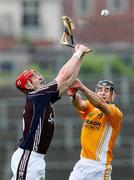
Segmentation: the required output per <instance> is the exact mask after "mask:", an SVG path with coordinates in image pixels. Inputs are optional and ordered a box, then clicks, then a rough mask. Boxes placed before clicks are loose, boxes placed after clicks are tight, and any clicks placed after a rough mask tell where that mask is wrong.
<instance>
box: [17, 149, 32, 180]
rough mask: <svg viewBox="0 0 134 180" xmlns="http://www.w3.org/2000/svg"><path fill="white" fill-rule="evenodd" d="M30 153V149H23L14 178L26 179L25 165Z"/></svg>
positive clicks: (18, 179)
mask: <svg viewBox="0 0 134 180" xmlns="http://www.w3.org/2000/svg"><path fill="white" fill-rule="evenodd" d="M30 154H31V151H29V150H24V152H23V154H22V157H21V159H20V162H19V165H18V169H17V179H16V180H25V179H26V172H27V165H28V161H29V158H30Z"/></svg>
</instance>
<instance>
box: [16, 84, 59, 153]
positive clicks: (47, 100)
mask: <svg viewBox="0 0 134 180" xmlns="http://www.w3.org/2000/svg"><path fill="white" fill-rule="evenodd" d="M58 99H60V97H59V91H58V90H57V82H56V81H55V80H54V81H52V82H50V83H49V84H46V85H45V86H44V87H43V88H41V89H40V90H38V91H33V92H30V93H29V94H27V95H26V104H25V108H24V112H23V123H24V128H23V137H22V138H21V140H20V142H19V147H20V148H22V149H26V150H30V151H35V152H38V153H41V154H46V152H47V150H48V147H49V145H50V142H51V140H52V137H53V133H54V112H53V108H52V104H53V103H54V102H56V101H57V100H58Z"/></svg>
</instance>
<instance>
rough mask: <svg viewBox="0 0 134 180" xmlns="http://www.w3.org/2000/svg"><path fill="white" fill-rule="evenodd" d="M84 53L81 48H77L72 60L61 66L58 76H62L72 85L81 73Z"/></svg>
mask: <svg viewBox="0 0 134 180" xmlns="http://www.w3.org/2000/svg"><path fill="white" fill-rule="evenodd" d="M82 54H83V53H82V52H81V51H80V50H77V51H76V52H75V53H74V55H73V56H72V57H71V58H70V60H69V61H68V62H67V63H66V64H65V65H64V66H63V67H62V68H61V70H60V72H59V74H58V76H57V77H61V78H62V80H63V81H67V80H68V83H69V84H70V85H71V83H72V82H73V81H74V80H75V79H76V77H77V75H78V73H79V69H80V66H81V56H82Z"/></svg>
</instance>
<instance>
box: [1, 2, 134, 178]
mask: <svg viewBox="0 0 134 180" xmlns="http://www.w3.org/2000/svg"><path fill="white" fill-rule="evenodd" d="M105 8H106V9H108V10H109V12H110V15H109V16H108V17H102V16H101V15H100V13H101V10H102V9H105ZM62 15H67V16H69V17H70V18H71V19H72V20H73V22H74V24H75V30H74V37H75V43H77V42H79V43H83V44H85V45H87V46H88V47H90V48H92V49H93V50H94V51H93V53H91V54H89V55H86V57H85V60H84V63H83V65H82V68H81V71H80V75H79V78H80V79H81V80H82V81H83V82H84V83H85V84H86V85H87V86H88V87H89V88H91V89H92V90H94V86H95V84H96V83H97V82H98V81H99V80H101V79H108V80H112V81H114V82H115V86H116V89H117V98H116V104H117V105H118V106H119V108H120V109H121V110H122V111H123V113H124V117H123V127H122V131H121V133H120V136H119V138H118V140H117V143H116V147H115V150H114V160H113V162H112V166H113V172H112V179H113V180H119V179H121V180H133V179H134V130H133V128H134V122H133V117H134V0H0V116H1V117H0V174H1V175H0V180H8V179H10V178H11V170H10V159H11V155H12V153H13V152H14V150H15V149H16V147H17V142H18V140H19V138H20V137H21V135H22V112H23V107H24V103H25V97H24V95H23V94H21V93H20V92H19V91H18V90H17V89H16V88H15V84H14V82H15V79H16V76H17V75H18V74H19V73H20V72H21V71H22V70H24V69H27V68H34V69H36V70H39V71H40V72H41V73H43V75H44V76H45V78H46V80H47V81H48V82H49V81H50V80H53V79H54V78H55V77H56V74H57V72H58V71H59V69H60V68H61V67H62V65H63V64H64V63H65V62H66V61H67V60H68V59H69V58H70V57H71V55H72V50H71V48H69V47H63V46H61V45H60V43H59V42H60V38H61V36H62V32H63V24H62V20H61V17H62ZM54 107H55V114H56V116H55V120H56V122H55V124H56V126H55V134H54V138H53V140H52V143H51V145H50V148H49V150H48V153H47V155H46V162H47V169H46V180H67V179H68V176H69V174H70V172H71V170H72V168H73V166H74V164H75V163H76V161H77V160H78V159H79V154H80V149H81V147H80V138H79V137H80V131H81V125H82V122H81V120H80V118H79V116H78V114H76V112H75V110H74V109H73V108H72V105H71V103H70V101H69V98H68V97H67V95H65V96H64V97H63V98H62V99H61V101H59V102H57V103H56V104H55V106H54Z"/></svg>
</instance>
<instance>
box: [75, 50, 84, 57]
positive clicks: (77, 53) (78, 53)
mask: <svg viewBox="0 0 134 180" xmlns="http://www.w3.org/2000/svg"><path fill="white" fill-rule="evenodd" d="M83 54H84V53H83V52H82V51H81V50H80V49H78V50H77V51H76V52H75V53H74V54H73V57H75V58H77V59H80V58H81V56H82V55H83Z"/></svg>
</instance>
